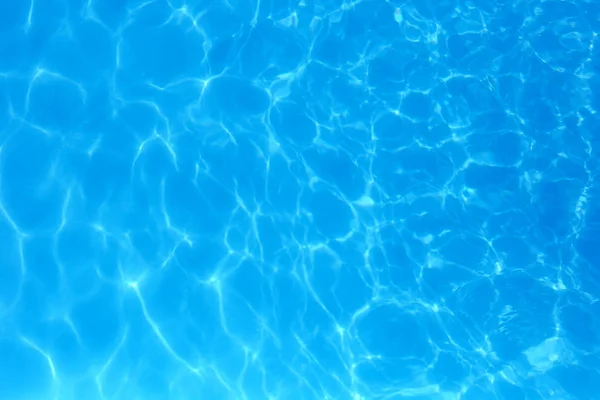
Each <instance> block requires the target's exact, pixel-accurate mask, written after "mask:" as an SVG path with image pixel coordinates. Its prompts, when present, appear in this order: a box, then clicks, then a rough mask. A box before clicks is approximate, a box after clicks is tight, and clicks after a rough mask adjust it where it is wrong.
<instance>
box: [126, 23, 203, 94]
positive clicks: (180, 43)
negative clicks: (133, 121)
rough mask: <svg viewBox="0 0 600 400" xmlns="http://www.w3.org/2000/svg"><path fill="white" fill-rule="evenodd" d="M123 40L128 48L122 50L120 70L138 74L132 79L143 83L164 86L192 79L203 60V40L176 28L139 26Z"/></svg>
mask: <svg viewBox="0 0 600 400" xmlns="http://www.w3.org/2000/svg"><path fill="white" fill-rule="evenodd" d="M161 14H162V12H161ZM123 39H124V43H126V44H124V45H123V46H122V47H121V48H120V63H121V67H122V68H124V69H134V70H135V71H137V73H136V74H135V75H132V76H130V79H136V80H137V81H140V82H147V83H153V84H156V85H159V86H164V85H166V84H168V83H170V82H173V81H176V80H178V79H181V78H183V77H186V76H189V75H190V74H191V73H192V72H193V71H195V70H196V66H197V65H199V64H202V59H203V57H204V50H203V43H204V42H203V38H202V36H200V35H192V34H186V33H185V31H183V30H182V29H180V28H179V27H177V26H175V25H166V26H164V27H162V28H161V29H160V30H157V29H155V28H154V27H152V26H147V25H145V24H144V25H142V24H140V26H138V27H136V28H135V29H133V28H132V27H130V28H129V30H126V31H125V32H124V33H123ZM148 43H152V46H151V47H149V46H148ZM164 60H169V62H168V63H165V62H164Z"/></svg>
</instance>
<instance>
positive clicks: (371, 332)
mask: <svg viewBox="0 0 600 400" xmlns="http://www.w3.org/2000/svg"><path fill="white" fill-rule="evenodd" d="M420 320H421V318H419V313H418V312H416V311H414V310H402V309H400V308H398V306H396V305H393V304H390V305H381V306H378V307H374V308H372V309H371V310H369V311H368V313H367V314H366V315H365V316H364V317H362V319H361V320H360V322H358V324H357V326H356V330H357V335H358V337H359V338H360V340H361V342H362V343H363V344H364V346H365V347H366V350H367V351H368V352H369V353H371V354H378V355H381V357H382V362H381V364H380V365H378V366H377V367H379V368H381V369H382V370H383V371H384V373H383V374H382V375H383V376H386V375H387V376H388V377H389V378H390V379H394V380H395V381H396V382H402V381H404V382H409V381H410V380H411V375H412V374H414V373H415V368H418V367H419V366H423V365H426V364H427V363H428V362H430V361H431V360H432V358H433V351H432V348H431V345H430V343H429V341H428V336H427V333H426V330H425V327H424V326H423V324H422V323H421V322H420ZM376 327H377V328H376ZM407 343H410V344H411V346H407V345H406V344H407ZM398 359H403V360H405V362H404V363H402V367H400V366H399V365H397V364H396V363H395V362H394V361H395V360H398ZM409 360H410V361H409ZM373 367H375V365H373ZM411 371H412V373H411ZM373 378H375V377H373Z"/></svg>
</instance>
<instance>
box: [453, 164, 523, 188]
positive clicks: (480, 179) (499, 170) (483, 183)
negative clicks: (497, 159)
mask: <svg viewBox="0 0 600 400" xmlns="http://www.w3.org/2000/svg"><path fill="white" fill-rule="evenodd" d="M519 174H520V171H519V169H517V168H512V167H494V166H488V165H480V164H476V163H472V164H470V165H469V166H468V167H467V168H466V170H465V172H464V176H465V184H466V185H467V186H468V187H470V188H472V189H481V190H488V189H494V188H495V187H501V188H502V189H505V190H511V189H512V190H516V189H517V188H518V184H519Z"/></svg>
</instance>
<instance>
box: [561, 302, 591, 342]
mask: <svg viewBox="0 0 600 400" xmlns="http://www.w3.org/2000/svg"><path fill="white" fill-rule="evenodd" d="M590 308H592V307H590V304H589V303H588V302H587V301H582V302H577V303H574V304H567V305H565V306H564V307H561V308H560V311H559V314H558V315H559V319H560V325H561V328H562V329H564V330H565V332H566V338H567V339H568V340H570V341H571V343H573V344H575V345H576V346H577V347H578V348H580V349H582V350H585V351H588V352H593V351H594V349H596V348H597V346H598V344H599V343H600V335H599V334H598V331H599V330H598V328H600V323H599V322H600V321H598V318H597V317H595V316H594V315H593V314H591V313H590V312H591V311H592V310H588V309H590ZM596 308H598V307H596Z"/></svg>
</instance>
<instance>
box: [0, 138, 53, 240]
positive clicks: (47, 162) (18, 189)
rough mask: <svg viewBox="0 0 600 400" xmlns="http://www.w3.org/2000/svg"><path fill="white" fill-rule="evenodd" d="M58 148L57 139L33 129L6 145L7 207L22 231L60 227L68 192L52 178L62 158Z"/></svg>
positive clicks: (4, 190)
mask: <svg viewBox="0 0 600 400" xmlns="http://www.w3.org/2000/svg"><path fill="white" fill-rule="evenodd" d="M58 146H59V144H58V141H57V137H56V136H48V135H46V134H45V133H43V132H40V131H38V130H33V129H29V128H22V129H21V130H19V131H18V132H17V134H15V135H13V136H12V137H11V138H8V139H7V140H6V141H5V142H4V143H3V148H2V163H1V168H2V171H3V177H2V197H3V199H2V200H3V205H4V207H5V209H6V210H7V212H8V214H9V215H10V217H11V219H12V220H13V221H14V222H15V223H16V224H17V226H18V227H19V228H20V229H22V230H25V231H29V230H31V229H37V230H45V229H53V228H57V227H58V223H59V221H60V218H61V217H60V215H61V205H62V204H63V201H64V199H65V191H64V190H63V188H61V186H60V184H59V182H57V181H54V180H53V179H54V178H56V177H53V176H52V175H51V173H52V170H53V165H54V164H55V163H56V161H57V159H58V157H59V147H58ZM6 171H19V173H18V174H7V173H6Z"/></svg>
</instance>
